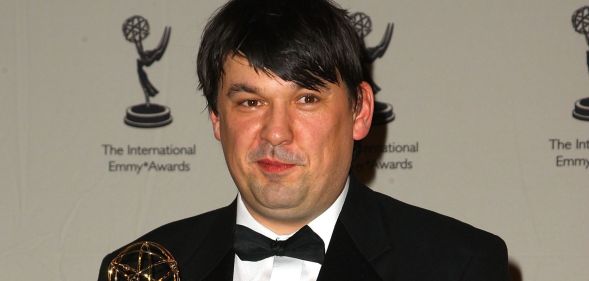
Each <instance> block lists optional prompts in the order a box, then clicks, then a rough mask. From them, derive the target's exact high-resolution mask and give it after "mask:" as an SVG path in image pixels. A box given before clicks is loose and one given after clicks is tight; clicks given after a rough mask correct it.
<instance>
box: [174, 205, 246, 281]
mask: <svg viewBox="0 0 589 281" xmlns="http://www.w3.org/2000/svg"><path fill="white" fill-rule="evenodd" d="M236 206H237V204H236V201H233V203H231V205H229V206H227V207H225V208H222V209H220V210H218V211H219V214H218V215H217V216H215V217H214V218H212V220H213V222H212V223H211V224H210V228H209V229H208V230H205V229H201V230H200V231H207V235H206V237H205V238H204V239H203V240H202V241H200V242H199V243H198V244H197V245H196V247H195V249H194V251H193V254H192V256H191V257H190V258H189V259H187V260H186V261H185V262H184V263H183V264H180V265H179V270H180V276H181V280H182V281H204V280H215V281H223V280H233V259H234V256H235V254H234V253H233V229H234V227H235V215H236ZM187 239H189V238H187Z"/></svg>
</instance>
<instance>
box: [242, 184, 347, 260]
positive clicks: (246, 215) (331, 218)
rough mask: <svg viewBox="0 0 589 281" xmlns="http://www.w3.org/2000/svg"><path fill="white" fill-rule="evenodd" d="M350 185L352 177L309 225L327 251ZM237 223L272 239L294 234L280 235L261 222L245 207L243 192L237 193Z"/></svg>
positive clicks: (282, 238)
mask: <svg viewBox="0 0 589 281" xmlns="http://www.w3.org/2000/svg"><path fill="white" fill-rule="evenodd" d="M349 185H350V178H349V177H348V179H347V180H346V184H345V185H344V189H343V190H342V192H341V193H340V195H339V196H338V197H337V199H335V201H334V202H333V204H331V206H329V208H327V210H325V211H324V212H323V213H321V215H319V216H318V217H316V218H315V219H314V220H312V221H311V222H310V223H309V224H308V225H309V227H311V229H312V230H313V231H314V232H315V233H317V235H319V237H321V239H322V240H323V243H324V244H325V250H326V251H327V247H328V246H329V242H330V241H331V235H332V234H333V229H334V228H335V223H336V221H337V218H338V217H339V214H340V212H341V210H342V207H343V206H344V201H345V199H346V196H347V194H348V189H349ZM236 223H237V224H240V225H243V226H246V227H248V228H250V229H252V230H254V231H256V232H258V233H260V234H262V235H264V236H266V237H268V238H270V239H272V240H276V239H278V240H285V239H288V238H289V237H290V236H292V235H293V234H294V233H291V234H288V235H278V234H276V233H274V232H273V231H272V230H270V229H268V228H267V227H265V226H264V225H262V224H261V223H259V222H258V221H257V220H256V219H254V217H252V215H251V214H250V212H249V211H248V210H247V208H246V207H245V204H244V203H243V199H242V198H241V194H239V193H238V194H237V217H236Z"/></svg>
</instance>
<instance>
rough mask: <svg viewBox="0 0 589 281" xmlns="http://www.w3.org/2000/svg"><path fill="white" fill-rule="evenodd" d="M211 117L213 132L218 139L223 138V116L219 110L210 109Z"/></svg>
mask: <svg viewBox="0 0 589 281" xmlns="http://www.w3.org/2000/svg"><path fill="white" fill-rule="evenodd" d="M209 118H210V119H211V123H212V125H213V134H214V135H215V138H216V139H217V140H219V141H220V140H221V117H220V116H219V113H218V112H214V111H213V110H210V111H209Z"/></svg>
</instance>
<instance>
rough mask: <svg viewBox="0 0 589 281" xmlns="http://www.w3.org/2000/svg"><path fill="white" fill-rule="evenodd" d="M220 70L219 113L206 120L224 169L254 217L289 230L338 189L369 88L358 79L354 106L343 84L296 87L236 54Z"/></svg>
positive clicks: (360, 132) (364, 127) (362, 126)
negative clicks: (316, 88)
mask: <svg viewBox="0 0 589 281" xmlns="http://www.w3.org/2000/svg"><path fill="white" fill-rule="evenodd" d="M224 71H225V73H224V76H223V79H222V82H221V85H220V91H219V95H218V103H217V105H218V107H217V109H218V113H217V114H215V113H211V115H210V117H211V120H212V123H213V130H214V134H215V138H217V139H218V140H220V141H221V144H222V147H223V152H224V154H225V160H226V162H227V165H228V167H229V172H230V173H231V176H232V177H233V180H234V181H235V183H236V185H237V188H238V189H239V191H240V194H241V195H242V198H243V200H244V203H245V205H246V207H247V208H248V210H249V211H250V213H251V214H252V215H253V216H254V218H256V220H258V221H259V222H261V223H262V224H264V225H266V226H267V227H269V228H270V229H272V230H274V231H275V232H285V233H288V232H291V231H294V230H296V229H298V227H300V226H302V225H304V224H306V223H308V222H310V221H311V220H313V219H314V218H315V217H317V216H318V215H319V214H321V213H322V212H323V211H324V210H326V209H327V208H328V207H329V206H330V205H331V204H332V203H333V202H334V201H335V199H336V198H337V197H338V196H339V194H340V192H341V191H342V189H343V186H344V184H345V181H346V178H347V175H348V171H349V168H350V162H351V159H352V148H353V143H354V140H359V139H362V138H363V137H365V136H366V134H367V133H368V130H369V128H370V120H371V118H372V102H373V97H372V91H371V89H370V87H369V86H368V84H367V83H362V84H361V89H362V92H363V93H364V94H363V98H361V99H360V100H359V101H358V102H359V103H360V104H359V106H358V107H356V108H358V110H354V107H353V106H352V105H351V102H350V100H349V98H348V95H347V89H346V88H345V87H344V86H340V85H343V84H344V83H339V84H340V85H338V84H333V83H328V84H327V86H326V87H325V88H322V89H321V90H320V91H313V90H309V89H305V88H301V87H299V86H298V85H296V84H295V83H293V82H287V81H284V80H282V79H281V78H279V77H277V76H272V75H270V76H269V75H267V74H265V73H264V72H262V71H258V72H256V71H255V70H254V69H253V68H252V67H251V66H250V65H249V62H248V61H247V59H245V58H243V57H240V56H229V57H228V58H227V60H226V61H225V64H224ZM291 228H292V229H291Z"/></svg>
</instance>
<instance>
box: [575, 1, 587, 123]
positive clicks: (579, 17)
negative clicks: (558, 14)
mask: <svg viewBox="0 0 589 281" xmlns="http://www.w3.org/2000/svg"><path fill="white" fill-rule="evenodd" d="M572 21H573V27H574V28H575V31H577V32H578V33H581V34H583V35H585V40H586V41H587V44H589V6H585V7H582V8H580V9H578V10H576V11H575V13H574V14H573V18H572ZM586 60H587V67H589V51H587V59H586ZM573 117H574V118H576V119H578V120H582V121H589V97H586V98H582V99H579V100H577V101H576V102H575V109H573Z"/></svg>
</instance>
